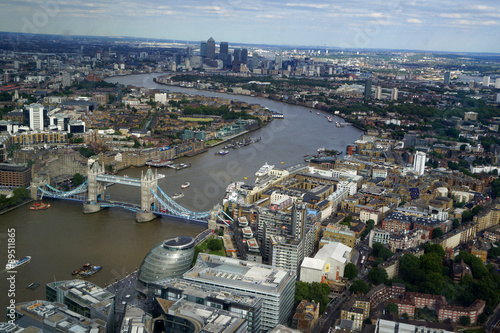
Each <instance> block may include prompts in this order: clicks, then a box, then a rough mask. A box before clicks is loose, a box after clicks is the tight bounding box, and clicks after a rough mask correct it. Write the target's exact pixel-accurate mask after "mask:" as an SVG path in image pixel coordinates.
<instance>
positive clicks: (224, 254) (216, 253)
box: [208, 249, 226, 257]
mask: <svg viewBox="0 0 500 333" xmlns="http://www.w3.org/2000/svg"><path fill="white" fill-rule="evenodd" d="M208 253H209V254H215V255H216V256H221V257H225V256H226V250H225V249H222V250H218V251H212V250H210V251H209V252H208Z"/></svg>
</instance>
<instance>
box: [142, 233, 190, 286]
mask: <svg viewBox="0 0 500 333" xmlns="http://www.w3.org/2000/svg"><path fill="white" fill-rule="evenodd" d="M194 246H195V243H194V240H193V238H191V237H187V236H179V237H174V238H170V239H167V240H166V241H163V242H161V243H160V244H158V245H156V246H155V247H154V248H153V249H152V250H151V251H149V253H148V254H147V255H146V257H145V258H144V260H143V261H142V264H141V267H140V268H139V274H138V280H139V281H140V282H141V283H143V284H144V285H146V286H148V284H150V283H155V282H157V281H160V280H163V279H166V278H170V277H181V276H182V274H184V273H185V272H186V271H187V270H189V267H191V263H192V262H193V256H194Z"/></svg>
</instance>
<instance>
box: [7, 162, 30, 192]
mask: <svg viewBox="0 0 500 333" xmlns="http://www.w3.org/2000/svg"><path fill="white" fill-rule="evenodd" d="M30 183H31V167H28V166H26V165H24V164H8V163H0V186H15V187H21V186H24V187H28V186H30Z"/></svg>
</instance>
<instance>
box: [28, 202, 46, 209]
mask: <svg viewBox="0 0 500 333" xmlns="http://www.w3.org/2000/svg"><path fill="white" fill-rule="evenodd" d="M48 208H50V204H49V203H47V204H46V203H43V202H41V201H39V202H35V203H34V204H33V205H31V206H30V210H44V209H48Z"/></svg>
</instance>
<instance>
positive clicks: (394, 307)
mask: <svg viewBox="0 0 500 333" xmlns="http://www.w3.org/2000/svg"><path fill="white" fill-rule="evenodd" d="M386 310H387V311H388V312H391V313H394V314H395V315H396V317H397V316H398V310H399V309H398V305H397V304H394V303H389V304H387V308H386Z"/></svg>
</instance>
